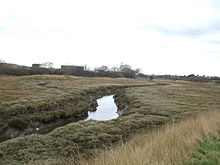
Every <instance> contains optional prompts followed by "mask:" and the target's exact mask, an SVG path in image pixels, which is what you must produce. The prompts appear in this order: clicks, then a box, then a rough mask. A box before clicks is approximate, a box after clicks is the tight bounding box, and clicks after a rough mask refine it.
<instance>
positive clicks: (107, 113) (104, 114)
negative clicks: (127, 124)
mask: <svg viewBox="0 0 220 165" xmlns="http://www.w3.org/2000/svg"><path fill="white" fill-rule="evenodd" d="M97 103H98V106H97V108H96V110H95V111H88V113H86V114H85V115H82V116H81V117H78V118H77V119H75V118H73V119H72V118H70V119H66V120H63V121H61V122H59V123H58V124H53V125H51V126H49V127H46V128H42V129H41V128H37V129H36V131H37V133H39V134H47V133H49V132H51V131H53V130H54V129H55V128H57V127H61V126H64V125H67V124H69V123H72V122H77V121H81V120H84V121H87V120H98V121H106V120H111V119H115V118H118V117H119V115H120V114H121V111H119V112H118V108H117V106H116V104H115V101H114V95H108V96H103V97H101V98H99V99H97Z"/></svg>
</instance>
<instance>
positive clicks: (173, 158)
mask: <svg viewBox="0 0 220 165" xmlns="http://www.w3.org/2000/svg"><path fill="white" fill-rule="evenodd" d="M219 128H220V111H208V112H203V113H201V114H199V115H198V116H197V117H196V118H195V117H192V118H189V119H184V120H182V121H181V122H179V123H175V124H168V125H165V126H164V127H162V128H159V129H158V130H156V131H152V132H149V133H143V134H139V135H137V136H134V137H133V138H131V139H130V140H129V141H128V142H126V143H123V144H122V145H121V146H120V147H118V148H116V149H112V150H105V151H103V150H100V151H98V152H97V153H96V155H97V157H96V158H94V159H90V160H88V161H87V160H85V159H83V158H82V157H80V156H79V162H78V163H79V164H80V165H122V164H123V165H134V164H135V165H143V164H146V165H147V164H149V165H171V164H184V163H186V162H187V160H189V159H190V153H192V152H193V151H194V150H195V149H196V148H197V147H198V142H199V141H200V140H202V139H203V137H204V136H209V135H217V134H218V131H219ZM68 162H69V163H70V164H74V163H75V160H73V159H71V158H70V159H69V160H68Z"/></svg>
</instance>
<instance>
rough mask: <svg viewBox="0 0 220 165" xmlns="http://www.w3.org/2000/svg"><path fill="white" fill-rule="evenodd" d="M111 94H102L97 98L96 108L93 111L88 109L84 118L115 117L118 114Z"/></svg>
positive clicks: (105, 118)
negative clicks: (102, 95) (86, 116)
mask: <svg viewBox="0 0 220 165" xmlns="http://www.w3.org/2000/svg"><path fill="white" fill-rule="evenodd" d="M113 96H114V95H110V96H104V97H102V98H100V99H98V100H97V102H98V107H97V110H96V111H95V112H90V111H89V112H88V118H87V119H86V120H111V119H115V118H117V117H118V116H119V115H118V113H117V106H116V104H115V102H114V98H113Z"/></svg>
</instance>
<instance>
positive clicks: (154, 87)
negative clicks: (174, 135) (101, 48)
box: [0, 75, 220, 164]
mask: <svg viewBox="0 0 220 165" xmlns="http://www.w3.org/2000/svg"><path fill="white" fill-rule="evenodd" d="M0 83H1V84H3V85H4V87H3V86H1V87H0V89H1V92H3V95H1V96H2V100H1V107H4V108H2V109H1V110H0V113H1V114H3V115H5V116H8V117H9V119H10V120H7V118H2V120H3V119H4V122H2V124H0V126H1V128H2V129H3V128H8V125H9V123H10V126H12V127H18V128H17V129H18V130H19V129H20V130H22V129H23V127H26V124H27V125H30V124H33V125H34V124H36V123H33V121H38V122H50V121H53V120H54V118H63V117H64V118H65V117H66V115H67V116H68V115H70V116H71V115H73V114H76V113H78V114H80V113H82V112H83V111H84V108H85V109H86V110H88V109H87V108H88V107H89V106H91V105H93V104H94V102H93V103H91V102H90V100H94V101H95V99H96V98H98V97H100V96H102V95H103V94H108V93H109V92H111V91H113V92H116V90H117V89H119V88H120V89H121V90H120V91H117V94H116V96H115V99H116V103H117V104H118V105H119V108H120V109H123V108H124V107H125V105H126V104H125V102H127V104H128V108H127V109H126V111H124V113H123V114H122V115H121V116H120V117H119V118H117V119H114V120H111V121H79V122H75V123H71V124H68V125H65V126H62V127H59V128H56V129H55V130H54V131H52V132H50V133H49V134H46V135H36V134H32V135H28V136H25V137H18V138H14V139H11V140H8V141H5V142H3V143H0V151H1V153H0V155H1V156H0V164H11V163H12V162H13V163H15V164H16V163H17V164H21V162H26V163H28V162H32V163H33V162H47V163H48V164H54V162H59V161H62V159H63V158H67V157H69V156H72V155H74V154H73V153H74V152H80V153H81V154H82V155H83V156H85V157H89V156H92V155H93V153H94V151H95V150H96V149H97V148H102V147H107V146H111V145H113V144H118V143H120V142H121V140H123V141H124V140H127V139H129V137H130V136H131V135H132V134H133V133H136V132H139V131H143V130H149V129H152V128H155V127H157V126H161V125H163V124H165V123H167V122H169V121H174V120H177V119H179V118H182V117H184V116H187V115H190V116H191V115H192V114H196V113H197V112H200V111H203V110H207V109H211V110H215V109H219V108H220V96H219V92H220V86H219V85H218V84H215V83H194V82H184V81H158V80H154V81H146V80H135V79H121V78H120V79H111V78H79V77H72V76H42V75H40V76H39V75H38V76H26V77H2V78H1V81H0ZM15 84H16V85H15ZM17 85H18V86H19V87H17ZM11 89H13V90H11ZM7 95H10V97H6V96H7ZM14 106H15V107H14ZM23 106H24V107H26V108H24V109H23V108H22V107H23ZM27 107H32V108H27ZM81 107H83V108H81ZM12 114H13V115H12ZM12 116H15V117H16V118H15V119H14V117H12ZM18 119H21V120H22V121H23V122H24V123H21V124H19V125H18V126H17V125H16V123H18V122H19V121H18ZM9 121H10V122H9ZM5 123H7V125H6V124H5ZM15 125H16V126H15ZM57 164H59V163H57Z"/></svg>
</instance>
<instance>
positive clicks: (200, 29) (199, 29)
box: [140, 21, 220, 38]
mask: <svg viewBox="0 0 220 165" xmlns="http://www.w3.org/2000/svg"><path fill="white" fill-rule="evenodd" d="M140 29H144V30H147V29H154V30H157V31H160V32H162V33H164V34H167V35H173V36H185V37H192V38H197V37H200V36H202V35H207V34H216V33H220V22H219V21H213V22H210V23H209V24H206V25H202V26H196V27H183V28H173V27H165V26H160V25H150V24H148V25H144V26H142V27H140Z"/></svg>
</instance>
